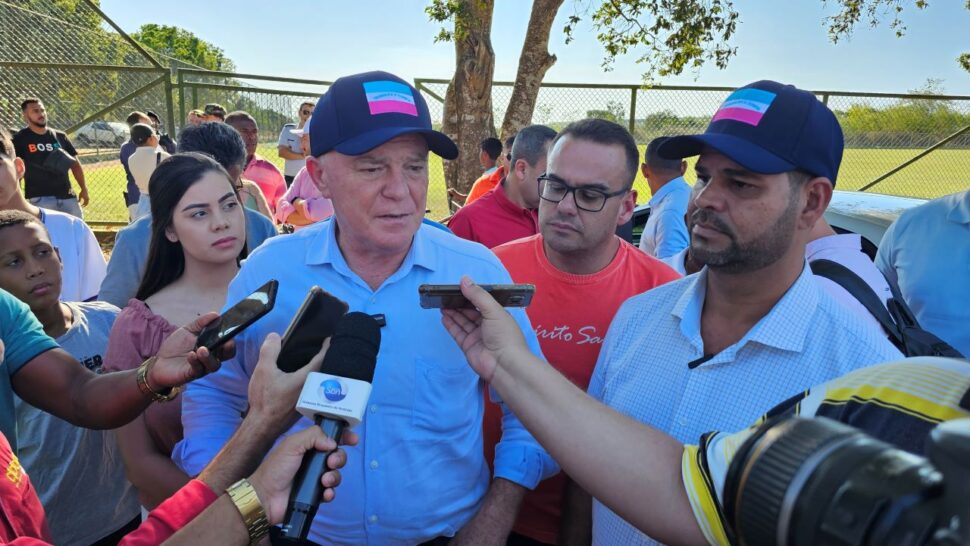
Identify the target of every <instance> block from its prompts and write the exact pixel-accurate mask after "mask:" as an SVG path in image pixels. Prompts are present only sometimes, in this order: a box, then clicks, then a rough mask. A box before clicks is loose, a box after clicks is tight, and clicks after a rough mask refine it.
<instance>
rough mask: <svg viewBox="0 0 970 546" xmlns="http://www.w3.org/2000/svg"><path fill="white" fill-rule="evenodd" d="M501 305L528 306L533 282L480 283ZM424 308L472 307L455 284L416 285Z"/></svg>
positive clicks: (533, 293) (534, 290) (533, 287)
mask: <svg viewBox="0 0 970 546" xmlns="http://www.w3.org/2000/svg"><path fill="white" fill-rule="evenodd" d="M479 286H481V287H482V288H484V289H485V290H486V291H487V292H488V293H489V294H491V295H492V297H493V298H495V301H497V302H499V304H500V305H501V306H502V307H528V306H529V304H530V303H532V296H533V295H535V293H536V286H535V285H534V284H482V285H479ZM418 294H420V295H421V307H423V308H425V309H471V308H472V307H474V306H473V305H472V304H471V302H470V301H468V300H467V299H465V296H463V295H462V293H461V287H460V286H459V285H457V284H422V285H421V286H419V287H418Z"/></svg>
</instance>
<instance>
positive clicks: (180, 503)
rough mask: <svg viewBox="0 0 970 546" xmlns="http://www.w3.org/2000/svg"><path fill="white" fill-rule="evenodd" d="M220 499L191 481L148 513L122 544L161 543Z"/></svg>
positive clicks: (130, 545) (199, 483)
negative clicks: (146, 517)
mask: <svg viewBox="0 0 970 546" xmlns="http://www.w3.org/2000/svg"><path fill="white" fill-rule="evenodd" d="M218 498H219V495H217V494H216V493H215V492H213V491H212V490H211V489H209V486H207V485H206V484H205V483H203V482H201V481H199V480H191V481H189V483H187V484H185V485H184V486H183V487H182V488H181V489H179V490H178V491H176V492H175V494H174V495H172V496H171V497H169V498H168V499H166V500H165V502H163V503H162V504H160V505H158V507H157V508H155V509H154V510H152V511H151V512H150V513H149V514H148V519H146V520H145V521H144V522H142V524H141V525H140V526H139V527H138V529H135V530H134V531H133V532H131V533H129V534H128V535H126V536H125V537H124V539H122V541H121V542H120V543H119V544H120V545H121V546H140V545H146V546H147V545H149V544H161V543H162V542H164V541H165V540H167V539H168V538H169V537H171V536H172V535H174V534H175V533H176V532H178V530H179V529H181V528H182V527H185V526H186V525H188V524H189V522H191V521H192V520H193V519H195V518H196V517H197V516H198V515H199V514H201V513H202V512H203V511H205V509H206V508H208V507H209V505H211V504H212V503H214V502H215V501H216V499H218Z"/></svg>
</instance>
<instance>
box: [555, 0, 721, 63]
mask: <svg viewBox="0 0 970 546" xmlns="http://www.w3.org/2000/svg"><path fill="white" fill-rule="evenodd" d="M589 17H590V19H591V21H592V23H593V27H594V28H595V29H596V30H597V31H598V33H597V35H596V39H597V40H599V42H600V43H601V44H602V45H603V48H604V49H605V51H606V53H605V55H604V58H603V68H604V70H610V69H611V68H612V65H613V62H614V60H615V59H616V57H617V56H619V55H624V54H626V53H628V52H629V51H631V50H641V49H645V50H646V52H645V53H643V54H641V55H640V56H639V57H637V59H636V62H637V63H638V64H643V65H645V66H646V67H647V71H646V73H644V79H645V80H647V81H650V80H652V79H653V78H654V76H673V75H677V74H681V73H683V71H684V69H686V68H692V69H695V70H696V69H699V68H700V67H701V66H703V65H704V64H705V63H706V62H708V61H713V62H714V64H715V65H716V66H717V67H718V68H721V69H723V68H725V67H727V65H728V62H729V61H730V59H731V58H732V57H733V56H734V55H736V54H737V48H736V47H731V45H730V41H731V38H732V37H733V36H734V32H735V30H736V29H737V23H738V12H737V11H735V10H734V5H733V3H732V2H731V0H603V1H602V3H600V5H599V7H598V8H596V9H595V10H594V11H592V14H590V15H589ZM581 20H582V15H581V14H580V13H578V12H577V13H574V14H573V15H571V16H570V17H569V19H568V21H567V23H566V26H565V28H564V29H563V31H564V32H565V34H566V42H567V43H569V42H570V41H572V39H573V31H574V30H575V28H576V26H577V25H578V24H579V23H580V21H581Z"/></svg>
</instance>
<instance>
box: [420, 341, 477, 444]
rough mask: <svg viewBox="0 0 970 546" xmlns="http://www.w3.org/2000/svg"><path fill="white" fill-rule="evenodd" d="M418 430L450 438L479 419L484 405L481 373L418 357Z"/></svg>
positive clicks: (433, 437) (434, 437)
mask: <svg viewBox="0 0 970 546" xmlns="http://www.w3.org/2000/svg"><path fill="white" fill-rule="evenodd" d="M415 374H416V377H415V381H414V388H415V392H414V410H413V413H412V421H411V422H412V424H413V425H414V428H415V432H416V433H418V434H419V435H423V436H425V437H426V439H427V440H429V441H446V440H447V439H448V437H449V436H452V435H458V434H461V431H462V430H463V429H465V428H466V427H471V426H479V427H480V426H481V422H480V421H481V420H480V419H479V420H478V422H476V420H475V419H476V417H478V416H479V415H480V408H481V406H482V395H481V389H480V387H479V381H478V376H476V375H475V373H474V372H472V370H471V369H470V368H468V367H467V366H461V367H458V366H448V365H445V364H443V363H442V362H441V361H435V360H430V359H424V358H418V359H416V360H415Z"/></svg>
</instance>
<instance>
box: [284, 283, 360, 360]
mask: <svg viewBox="0 0 970 546" xmlns="http://www.w3.org/2000/svg"><path fill="white" fill-rule="evenodd" d="M348 309H349V306H348V305H347V303H346V302H345V301H343V300H341V299H340V298H338V297H336V296H334V295H333V294H331V293H329V292H327V291H326V290H324V289H322V288H320V287H319V286H314V287H312V288H310V291H309V292H307V295H306V298H305V299H304V300H303V304H302V305H300V309H299V310H298V311H297V312H296V315H294V316H293V320H291V321H290V325H289V326H287V327H286V332H285V333H284V334H283V340H282V342H281V343H282V346H281V348H280V356H279V358H277V359H276V366H277V367H278V368H279V369H280V370H283V371H284V372H287V373H292V372H295V371H296V370H299V369H300V368H302V367H303V366H306V365H307V363H308V362H310V360H311V359H312V358H313V357H314V355H316V354H317V353H319V352H320V346H321V345H323V341H324V340H325V339H327V338H328V337H330V336H332V335H333V333H334V331H335V330H336V329H337V322H339V321H340V317H342V316H344V315H345V314H347V310H348Z"/></svg>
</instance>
